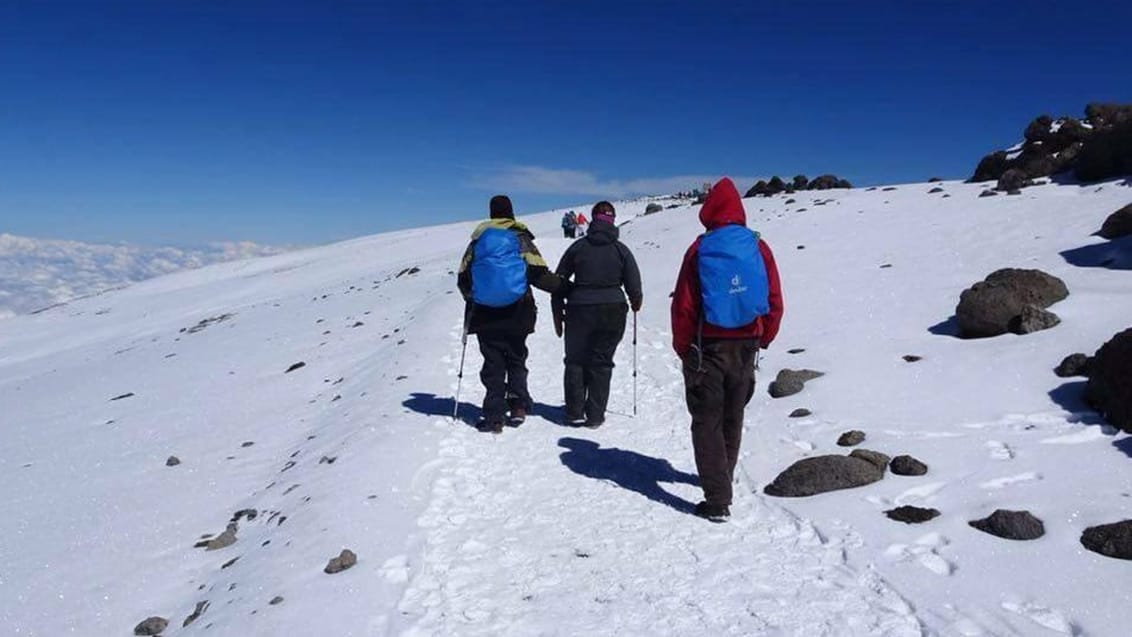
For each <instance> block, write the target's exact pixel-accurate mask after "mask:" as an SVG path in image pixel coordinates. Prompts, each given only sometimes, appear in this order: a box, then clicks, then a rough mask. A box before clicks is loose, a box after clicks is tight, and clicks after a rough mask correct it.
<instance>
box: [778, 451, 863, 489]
mask: <svg viewBox="0 0 1132 637" xmlns="http://www.w3.org/2000/svg"><path fill="white" fill-rule="evenodd" d="M882 478H884V468H883V465H882V466H881V467H877V465H876V464H875V463H873V462H870V461H868V460H865V459H862V458H860V457H854V456H834V455H829V456H815V457H813V458H803V459H802V460H799V461H798V462H795V463H794V464H792V465H790V466H789V467H787V469H786V470H785V471H783V472H782V473H780V474H779V475H778V477H777V478H775V479H774V481H773V482H771V483H770V484H768V485H767V486H766V488H765V489H763V491H764V492H765V493H766V494H767V495H772V496H778V497H783V498H797V497H805V496H810V495H816V494H818V493H826V492H828V491H836V490H839V489H852V488H854V487H860V486H864V485H866V484H871V483H873V482H877V481H878V480H881V479H882Z"/></svg>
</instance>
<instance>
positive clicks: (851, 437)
mask: <svg viewBox="0 0 1132 637" xmlns="http://www.w3.org/2000/svg"><path fill="white" fill-rule="evenodd" d="M864 441H865V432H863V431H858V430H856V429H853V430H850V431H846V432H845V433H843V434H841V436H840V437H839V438H838V439H837V446H839V447H856V446H857V445H859V444H861V443H862V442H864Z"/></svg>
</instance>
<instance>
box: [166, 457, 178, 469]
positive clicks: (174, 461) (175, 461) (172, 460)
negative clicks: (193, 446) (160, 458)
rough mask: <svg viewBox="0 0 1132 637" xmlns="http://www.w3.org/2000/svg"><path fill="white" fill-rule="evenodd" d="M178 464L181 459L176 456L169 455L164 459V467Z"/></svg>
mask: <svg viewBox="0 0 1132 637" xmlns="http://www.w3.org/2000/svg"><path fill="white" fill-rule="evenodd" d="M179 464H181V459H180V458H178V457H177V456H169V457H168V458H166V459H165V466H166V467H175V466H177V465H179Z"/></svg>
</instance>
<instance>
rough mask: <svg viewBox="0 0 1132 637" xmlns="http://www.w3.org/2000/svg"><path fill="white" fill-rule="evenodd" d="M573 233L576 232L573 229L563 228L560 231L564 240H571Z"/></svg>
mask: <svg viewBox="0 0 1132 637" xmlns="http://www.w3.org/2000/svg"><path fill="white" fill-rule="evenodd" d="M575 232H576V231H575V230H574V228H563V229H562V237H563V238H565V239H573V238H574V233H575Z"/></svg>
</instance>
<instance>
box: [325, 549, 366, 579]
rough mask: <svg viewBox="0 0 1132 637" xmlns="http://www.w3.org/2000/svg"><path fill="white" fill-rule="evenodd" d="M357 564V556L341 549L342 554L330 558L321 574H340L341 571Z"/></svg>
mask: <svg viewBox="0 0 1132 637" xmlns="http://www.w3.org/2000/svg"><path fill="white" fill-rule="evenodd" d="M357 563H358V556H357V555H355V554H354V552H353V551H351V550H350V549H342V552H341V553H339V554H338V557H332V558H330V561H329V562H327V563H326V568H324V569H322V572H323V573H327V574H329V575H333V574H335V573H341V572H342V571H344V570H346V569H348V568H350V567H352V566H353V565H355V564H357Z"/></svg>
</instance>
